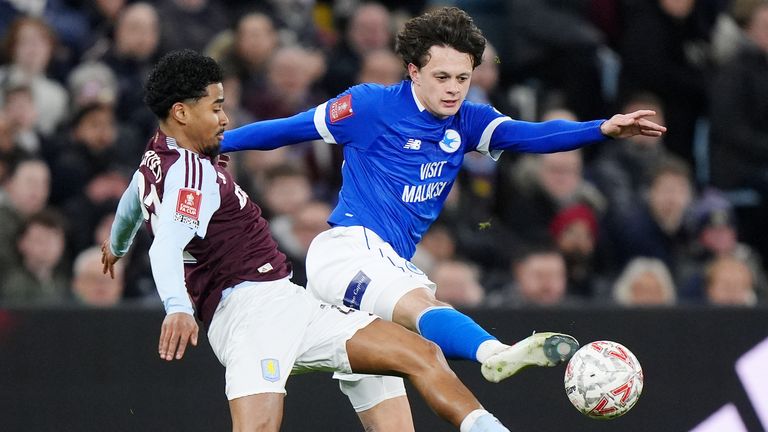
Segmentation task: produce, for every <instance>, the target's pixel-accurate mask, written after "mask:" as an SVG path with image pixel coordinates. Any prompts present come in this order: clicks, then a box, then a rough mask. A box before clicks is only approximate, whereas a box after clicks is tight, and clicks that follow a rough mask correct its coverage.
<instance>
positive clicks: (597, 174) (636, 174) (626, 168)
mask: <svg viewBox="0 0 768 432" xmlns="http://www.w3.org/2000/svg"><path fill="white" fill-rule="evenodd" d="M622 109H623V110H625V111H626V110H630V111H634V110H638V109H649V110H653V111H656V115H655V116H654V117H651V119H652V121H654V122H655V123H658V124H664V122H665V119H664V108H663V107H662V105H661V101H660V100H659V99H658V98H657V97H656V96H654V95H653V94H650V93H636V94H634V95H632V96H630V97H629V98H628V99H627V101H626V103H624V106H623V108H622ZM630 111H627V112H630ZM667 155H668V152H667V150H666V148H665V147H664V138H663V137H649V136H642V135H636V136H633V137H631V138H625V139H622V140H617V142H615V143H611V145H607V146H602V147H600V149H599V154H598V156H597V158H596V159H595V161H594V162H593V163H592V164H591V166H590V169H589V175H588V176H589V178H590V179H591V180H592V181H593V182H594V184H595V186H597V188H598V189H599V190H600V192H601V193H602V194H603V195H604V196H605V198H606V199H607V201H608V207H607V212H608V213H610V214H617V215H627V214H629V213H630V212H631V211H632V210H633V209H634V208H635V206H636V205H637V203H638V202H639V201H640V200H641V199H642V198H641V197H642V190H643V188H644V187H645V186H646V185H647V182H648V176H649V175H650V173H651V172H652V170H653V168H654V167H655V166H657V165H658V164H659V162H660V161H661V160H662V159H663V158H664V157H666V156H667Z"/></svg>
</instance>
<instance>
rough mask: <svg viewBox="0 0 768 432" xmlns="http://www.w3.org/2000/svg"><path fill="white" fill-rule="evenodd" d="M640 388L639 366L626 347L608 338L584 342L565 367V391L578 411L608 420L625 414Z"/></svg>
mask: <svg viewBox="0 0 768 432" xmlns="http://www.w3.org/2000/svg"><path fill="white" fill-rule="evenodd" d="M642 391H643V369H642V368H641V367H640V363H639V362H638V361H637V358H636V357H635V355H634V354H632V352H631V351H630V350H628V349H627V348H626V347H625V346H624V345H622V344H620V343H616V342H611V341H595V342H591V343H588V344H586V345H584V346H582V347H581V348H579V350H578V351H576V354H574V355H573V357H572V358H571V360H570V361H569V362H568V366H567V367H566V368H565V393H566V394H567V395H568V399H570V401H571V403H572V404H573V406H575V407H576V409H577V410H579V411H580V412H581V413H582V414H584V415H586V416H588V417H592V418H596V419H612V418H616V417H619V416H621V415H624V414H626V412H627V411H629V410H630V409H631V408H632V407H633V406H635V403H637V400H638V399H639V398H640V393H642Z"/></svg>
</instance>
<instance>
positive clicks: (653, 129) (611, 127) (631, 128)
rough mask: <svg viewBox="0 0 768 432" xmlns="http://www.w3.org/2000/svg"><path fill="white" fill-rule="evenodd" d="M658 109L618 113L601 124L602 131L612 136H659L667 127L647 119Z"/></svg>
mask: <svg viewBox="0 0 768 432" xmlns="http://www.w3.org/2000/svg"><path fill="white" fill-rule="evenodd" d="M655 115H656V111H651V110H639V111H635V112H633V113H629V114H616V115H615V116H613V117H611V118H610V120H608V121H605V122H604V123H603V124H602V125H600V132H602V133H603V135H605V136H609V137H611V138H628V137H631V136H635V135H645V136H651V137H659V136H661V135H662V134H663V133H664V132H666V131H667V128H665V127H664V126H661V125H659V124H656V123H654V122H652V121H650V120H648V119H647V117H653V116H655Z"/></svg>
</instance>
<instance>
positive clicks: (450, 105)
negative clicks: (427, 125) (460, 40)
mask: <svg viewBox="0 0 768 432" xmlns="http://www.w3.org/2000/svg"><path fill="white" fill-rule="evenodd" d="M408 73H409V74H410V76H411V80H412V81H413V85H414V91H415V92H416V97H417V98H418V99H419V101H420V102H421V103H422V105H424V107H425V108H426V109H427V110H428V111H429V112H431V113H432V114H434V115H435V116H437V117H440V118H445V117H448V116H452V115H454V114H456V112H457V111H459V108H460V107H461V104H462V102H464V98H466V97H467V91H468V90H469V83H470V80H471V78H472V58H471V57H470V55H469V54H467V53H462V52H459V51H456V50H455V49H453V48H451V47H444V46H437V45H435V46H433V47H432V48H430V49H429V61H428V62H427V64H425V65H424V66H423V67H422V68H421V69H419V68H417V67H416V65H414V64H409V65H408Z"/></svg>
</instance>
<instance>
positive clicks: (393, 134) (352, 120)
mask: <svg viewBox="0 0 768 432" xmlns="http://www.w3.org/2000/svg"><path fill="white" fill-rule="evenodd" d="M603 121H604V120H595V121H591V122H571V121H563V120H554V121H549V122H543V123H530V122H522V121H515V120H512V119H510V118H509V117H507V116H504V115H503V114H501V113H499V112H498V111H497V110H495V109H494V108H493V107H491V106H490V105H481V104H475V103H472V102H468V101H465V102H464V103H463V104H462V105H461V107H460V108H459V111H458V112H457V113H456V114H455V115H453V116H450V117H447V118H445V119H440V118H437V117H435V116H434V115H432V114H431V113H430V112H429V111H427V110H426V109H424V106H422V105H421V103H420V102H419V101H418V99H417V98H416V95H415V94H414V92H413V88H412V86H411V81H409V80H405V81H402V82H401V83H399V84H396V85H392V86H388V87H384V86H381V85H377V84H361V85H357V86H354V87H352V88H350V89H349V90H347V91H346V92H344V93H342V94H341V95H339V96H338V97H336V98H334V99H331V100H329V101H327V102H325V103H323V104H321V105H319V106H318V107H317V108H313V109H311V110H309V111H306V112H303V113H300V114H297V115H295V116H293V117H290V118H286V119H278V120H268V121H263V122H257V123H253V124H250V125H246V126H243V127H241V128H238V129H235V130H232V131H228V132H226V133H225V135H224V141H223V142H222V149H221V150H222V152H229V151H235V150H243V149H259V150H268V149H273V148H277V147H281V146H284V145H288V144H293V143H297V142H302V141H308V140H312V139H318V138H321V137H322V139H323V140H325V141H326V142H328V143H331V144H339V145H343V146H344V164H343V166H342V178H343V181H342V188H341V191H340V192H339V202H338V204H337V206H336V208H335V209H334V211H333V213H332V214H331V217H330V218H329V220H328V222H329V223H330V224H331V225H333V226H354V225H362V226H364V227H366V228H369V229H371V230H373V231H374V232H376V234H378V235H379V236H380V237H381V238H382V239H384V240H385V241H387V242H388V243H389V244H391V245H392V247H393V248H394V249H395V251H397V253H398V254H400V255H401V256H402V257H403V258H406V259H410V258H411V257H412V256H413V253H414V251H415V250H416V244H417V243H418V242H419V241H420V240H421V237H422V235H423V234H424V232H425V231H426V230H427V229H428V228H429V226H430V225H431V224H432V222H434V220H435V219H437V216H438V215H439V214H440V211H441V209H442V208H443V203H444V202H445V198H446V197H447V195H448V192H449V191H450V190H451V187H452V186H453V182H454V181H455V180H456V176H457V175H458V172H459V169H460V168H461V165H462V161H463V158H464V154H465V153H467V152H470V151H478V152H480V153H484V154H487V155H489V156H490V157H492V158H494V159H498V157H499V155H500V154H501V152H502V151H503V150H506V149H511V150H515V151H520V152H530V153H549V152H556V151H566V150H572V149H575V148H578V147H581V146H583V145H585V144H588V143H591V142H595V141H600V140H603V139H605V137H604V136H603V135H602V133H601V132H600V125H601V124H602V122H603Z"/></svg>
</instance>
